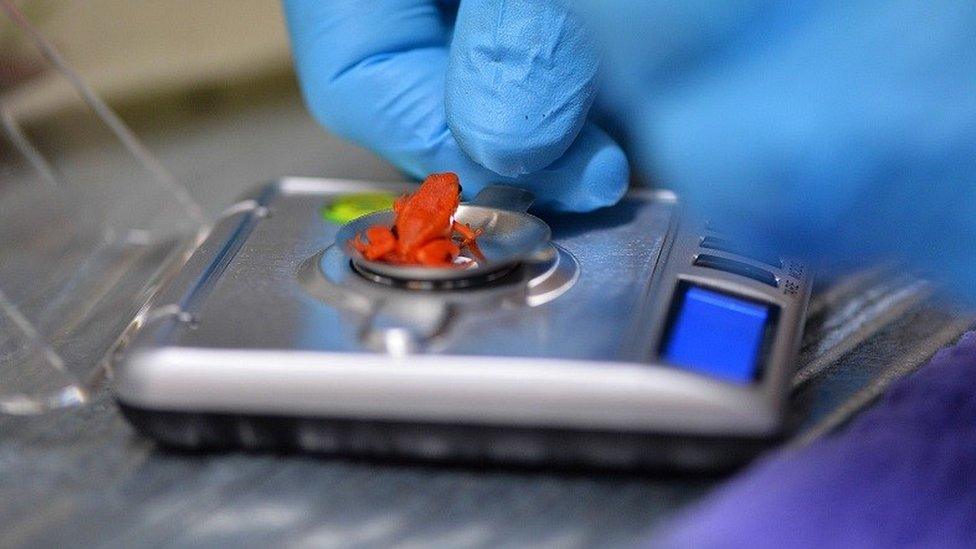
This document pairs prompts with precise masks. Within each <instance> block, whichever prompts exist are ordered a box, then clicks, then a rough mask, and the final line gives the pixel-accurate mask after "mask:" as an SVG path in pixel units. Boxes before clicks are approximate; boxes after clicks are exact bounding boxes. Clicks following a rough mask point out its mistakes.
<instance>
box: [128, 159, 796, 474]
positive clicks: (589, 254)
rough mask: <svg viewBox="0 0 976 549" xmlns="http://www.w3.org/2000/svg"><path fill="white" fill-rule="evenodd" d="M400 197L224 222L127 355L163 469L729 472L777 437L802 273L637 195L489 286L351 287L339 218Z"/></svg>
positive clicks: (254, 202)
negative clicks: (348, 459)
mask: <svg viewBox="0 0 976 549" xmlns="http://www.w3.org/2000/svg"><path fill="white" fill-rule="evenodd" d="M412 188H413V187H411V186H409V185H406V184H380V183H368V182H361V181H347V180H332V179H311V178H287V179H283V180H281V181H278V182H276V183H274V184H271V185H269V186H267V187H265V188H263V189H261V190H259V191H258V192H256V193H254V194H253V195H251V196H248V197H246V198H245V199H244V200H242V201H241V202H239V203H238V204H236V205H235V206H233V207H231V208H230V209H228V210H227V212H226V213H225V214H224V215H223V216H222V218H221V219H220V220H219V222H218V223H217V224H216V226H215V227H214V228H213V229H212V231H211V232H210V234H209V236H208V237H207V238H206V240H205V241H204V242H202V244H201V245H200V246H199V247H198V248H197V249H196V251H195V252H194V253H193V255H192V256H191V257H190V259H189V260H188V261H187V263H186V264H185V265H184V266H183V268H182V270H181V271H180V272H179V273H178V274H177V275H176V276H175V277H174V278H173V279H171V280H170V282H169V283H168V284H167V285H166V286H165V287H164V288H163V289H162V290H161V291H160V292H159V293H157V294H156V296H155V297H154V298H153V300H152V301H151V303H150V305H149V306H148V307H147V309H146V311H145V312H144V314H142V315H141V317H140V320H139V323H140V326H139V329H138V330H136V331H135V332H134V334H135V335H134V336H133V337H132V338H131V340H129V341H127V342H126V346H125V348H124V350H123V354H122V359H121V362H120V364H118V366H117V369H116V372H115V379H114V389H115V394H116V396H117V399H118V401H119V404H120V405H121V407H122V409H123V411H124V412H125V414H126V415H127V416H128V418H129V419H130V420H131V421H132V422H133V423H134V424H135V425H136V426H137V427H138V428H139V429H140V430H141V431H142V432H143V433H145V434H147V435H149V436H151V437H154V438H156V439H158V440H160V441H161V442H163V443H164V444H167V445H171V446H177V447H188V448H228V447H239V448H248V449H276V450H277V449H299V450H303V451H311V452H316V453H326V454H339V455H352V456H367V457H406V458H412V459H423V460H436V461H453V462H465V463H482V462H504V463H519V464H530V465H546V466H549V465H557V466H596V467H611V468H682V469H707V468H725V467H729V466H734V465H736V464H740V463H742V462H743V461H745V460H747V459H749V458H750V457H751V456H753V455H755V453H756V452H758V451H759V450H761V449H762V448H764V447H765V446H767V445H768V444H769V443H770V442H771V441H775V440H776V439H777V438H778V437H780V436H781V435H782V434H783V433H784V431H785V429H786V428H787V420H786V418H787V406H786V397H787V392H788V385H789V379H790V376H791V374H792V373H793V369H794V366H795V358H796V355H797V350H798V346H799V343H800V336H801V333H802V328H803V322H804V316H805V309H806V305H807V302H808V299H809V294H810V280H809V277H808V276H807V275H806V273H805V271H804V267H803V266H802V265H800V264H799V263H797V262H795V261H791V260H788V259H783V258H779V257H765V256H757V255H755V254H752V253H750V252H748V251H746V250H745V249H744V248H743V247H742V246H740V245H739V244H738V243H736V242H734V241H730V240H729V239H728V237H727V235H722V234H720V233H717V232H714V231H713V230H711V228H709V227H707V226H706V225H705V224H696V223H692V222H690V221H688V220H685V219H679V216H678V208H677V201H676V198H675V196H674V195H673V194H672V193H669V192H666V191H650V190H640V189H638V190H633V191H631V192H630V193H629V194H628V195H627V196H626V198H625V199H624V200H623V201H622V202H620V203H619V204H618V205H616V206H614V207H611V208H605V209H602V210H599V211H596V212H592V213H587V214H558V215H546V216H544V218H543V219H544V220H545V222H546V223H548V225H549V227H550V228H551V232H552V240H551V242H550V243H549V244H548V245H547V246H546V247H545V249H544V250H542V253H537V254H534V256H533V257H531V258H530V259H528V260H526V261H524V262H522V263H520V264H518V265H516V266H515V267H514V268H512V269H509V270H507V271H506V272H504V273H503V274H498V275H497V276H485V277H479V278H475V279H470V280H466V281H465V283H464V284H452V285H447V286H445V285H437V284H429V283H413V282H411V281H403V280H394V279H387V278H384V277H382V276H375V273H370V272H364V271H361V270H359V269H354V268H353V266H352V264H351V263H350V261H349V259H348V258H347V257H346V255H345V254H344V253H343V250H342V248H341V246H342V245H343V243H342V242H339V243H338V244H337V243H336V242H335V240H336V234H337V232H338V231H339V230H340V228H341V221H342V219H336V218H335V214H336V212H337V211H341V210H342V208H344V207H347V206H348V204H347V202H348V201H347V198H348V197H349V196H350V195H356V196H362V193H374V194H371V195H369V196H371V197H373V198H374V199H376V197H379V198H378V199H377V200H378V204H381V205H382V204H384V200H385V199H384V198H383V197H386V196H397V195H400V194H402V193H404V192H408V191H410V190H411V189H412ZM337 221H338V222H337Z"/></svg>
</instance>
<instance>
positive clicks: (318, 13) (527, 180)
mask: <svg viewBox="0 0 976 549" xmlns="http://www.w3.org/2000/svg"><path fill="white" fill-rule="evenodd" d="M285 15H286V18H287V21H288V25H289V28H290V31H291V34H292V45H293V50H294V55H295V60H296V66H297V68H298V73H299V77H300V80H301V82H302V89H303V93H304V95H305V100H306V102H307V103H308V105H309V107H310V109H311V111H312V113H313V114H314V115H315V116H316V118H318V119H319V121H321V122H322V123H323V124H324V125H325V126H327V127H329V128H330V129H332V130H333V131H335V132H336V133H338V134H340V135H343V136H345V137H348V138H350V139H352V140H353V141H356V142H358V143H360V144H362V145H364V146H367V147H369V148H371V149H373V150H375V151H376V152H378V153H379V154H380V155H382V156H384V157H385V158H387V159H388V160H390V161H392V162H393V163H394V164H396V165H398V166H399V167H401V168H402V169H404V170H406V171H407V172H408V173H410V174H412V175H414V176H416V177H423V176H425V175H427V174H428V173H431V172H435V171H448V170H449V171H455V172H457V173H458V174H459V176H460V177H461V180H462V184H463V185H464V188H465V192H466V194H468V195H469V196H470V195H472V194H473V193H475V192H477V191H478V190H479V189H481V188H483V187H484V186H486V185H488V184H491V183H504V184H514V185H519V186H522V187H525V188H529V189H530V190H533V191H534V192H535V193H536V195H537V197H538V199H539V204H540V205H541V206H542V207H548V208H552V209H557V210H589V209H593V208H597V207H600V206H606V205H609V204H612V203H614V202H616V201H617V200H618V199H619V198H620V196H621V195H622V194H623V192H624V190H625V188H626V180H627V165H626V160H625V159H624V157H623V153H622V152H621V151H620V149H619V148H618V147H617V146H616V145H615V144H613V142H612V141H610V139H609V138H608V137H607V136H606V134H603V133H602V132H601V131H600V130H598V129H596V128H593V129H592V130H591V131H588V132H583V134H581V135H580V136H579V137H578V138H577V140H576V142H575V143H576V144H575V145H574V147H573V150H574V151H575V152H574V153H573V154H566V155H563V157H560V158H559V159H558V160H556V161H555V162H553V163H552V164H550V165H548V166H547V167H546V168H545V169H543V170H540V171H537V172H535V173H533V174H531V176H524V177H520V178H513V177H506V176H501V175H498V174H496V173H495V172H492V171H491V170H489V169H487V168H485V167H483V166H481V165H480V164H478V163H476V162H474V161H473V160H471V158H469V157H468V156H467V155H466V154H465V153H464V152H463V151H462V150H461V148H460V147H459V146H458V143H457V141H456V140H455V138H454V136H453V134H452V133H451V131H450V130H449V129H448V125H447V120H446V115H445V108H444V93H445V77H446V73H447V65H448V43H449V41H450V37H451V31H452V29H451V25H450V22H449V21H448V19H447V16H446V15H445V13H444V12H443V11H442V10H441V9H440V7H439V4H438V3H436V2H434V1H433V0H424V1H422V0H397V1H395V2H394V1H390V2H385V3H383V4H382V6H380V5H378V3H372V2H367V3H363V2H357V1H354V0H332V1H330V2H317V1H315V0H285ZM584 134H585V135H584Z"/></svg>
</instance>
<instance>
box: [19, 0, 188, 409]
mask: <svg viewBox="0 0 976 549" xmlns="http://www.w3.org/2000/svg"><path fill="white" fill-rule="evenodd" d="M21 4H23V5H24V6H25V7H29V6H31V3H30V2H25V3H21V2H16V1H14V0H0V12H3V13H4V15H6V17H2V16H0V44H2V45H3V49H2V50H0V413H15V414H30V413H41V412H44V411H45V410H50V409H52V408H60V407H64V406H72V405H77V404H80V403H83V402H85V400H86V399H87V398H88V395H89V394H90V392H91V391H92V390H93V389H94V388H96V387H97V386H98V383H99V382H100V381H101V380H102V379H103V378H104V374H105V373H106V372H105V367H106V366H107V365H108V359H109V355H110V353H111V351H112V349H113V347H114V345H115V344H116V342H117V341H118V339H119V336H120V335H121V334H122V333H123V332H124V330H125V329H126V328H127V327H128V326H129V324H130V323H131V322H132V320H133V319H134V318H135V317H136V315H137V314H138V313H139V311H140V309H141V308H142V307H143V305H144V304H145V302H146V300H147V299H148V297H149V295H150V294H151V292H152V290H153V288H154V287H155V285H156V284H158V283H159V281H160V279H161V277H162V275H163V273H164V272H166V269H167V267H172V265H173V264H174V261H175V260H177V259H179V258H182V257H185V255H186V254H187V253H188V251H189V250H190V248H191V246H192V244H193V243H194V241H195V239H196V236H197V235H198V234H199V233H200V231H201V230H202V229H203V227H204V216H203V213H202V210H201V209H200V207H199V206H198V205H197V204H196V203H195V202H194V200H193V198H192V197H191V196H190V195H189V193H187V191H186V188H185V187H184V186H183V185H181V184H180V183H179V182H177V181H175V180H174V179H173V178H172V176H171V175H169V173H168V172H167V171H166V170H165V169H164V168H163V167H162V166H160V165H159V163H158V162H157V161H156V160H155V159H154V158H153V156H152V155H151V153H149V152H148V151H147V150H146V149H145V148H144V147H143V146H142V145H141V143H140V142H139V141H138V140H137V139H136V138H135V137H134V136H133V135H132V134H131V133H130V132H129V130H128V129H127V128H126V127H125V125H124V124H123V123H122V122H121V121H120V119H119V118H118V117H117V116H116V115H115V114H114V113H113V112H112V111H111V110H110V109H108V107H106V106H105V104H104V103H102V102H101V100H100V99H99V98H98V97H97V96H95V94H94V93H93V92H92V91H91V90H90V89H88V88H87V86H86V85H85V83H84V75H79V74H78V73H76V72H75V71H74V70H73V69H72V68H71V67H70V65H69V64H68V61H66V60H65V59H63V58H62V57H61V56H60V54H59V53H58V52H57V51H56V50H54V49H53V47H52V46H51V44H50V42H49V41H48V40H47V39H46V38H45V37H43V36H42V35H41V33H40V32H39V31H38V30H37V29H36V28H35V26H34V24H33V23H34V21H32V20H31V18H30V17H29V16H28V15H25V14H24V12H23V11H21V9H20V6H21ZM34 16H35V17H36V15H34Z"/></svg>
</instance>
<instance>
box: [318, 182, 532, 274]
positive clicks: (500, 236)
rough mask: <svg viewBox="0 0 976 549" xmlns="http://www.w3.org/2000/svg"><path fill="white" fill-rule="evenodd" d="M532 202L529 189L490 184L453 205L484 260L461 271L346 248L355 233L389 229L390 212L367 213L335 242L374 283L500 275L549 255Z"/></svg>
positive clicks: (458, 218)
mask: <svg viewBox="0 0 976 549" xmlns="http://www.w3.org/2000/svg"><path fill="white" fill-rule="evenodd" d="M533 200H534V199H533V197H532V194H531V193H529V192H528V191H525V190H522V189H517V188H514V187H506V186H501V185H494V186H490V187H487V188H485V189H484V190H482V191H481V192H480V193H478V195H477V196H476V197H475V199H474V201H473V202H471V203H463V204H461V205H460V206H458V209H457V211H456V212H455V214H454V218H455V219H456V220H457V221H459V222H461V223H465V224H467V225H468V226H470V227H471V228H473V229H481V230H482V231H483V233H482V235H481V236H480V237H479V238H478V246H479V247H480V248H481V250H482V251H483V252H484V254H485V257H486V261H484V262H479V261H477V260H475V259H474V258H467V259H469V260H470V261H471V262H470V263H469V264H468V265H467V266H465V267H463V268H460V267H457V268H438V267H419V266H417V267H415V266H409V265H394V264H390V263H384V262H381V261H370V260H368V259H366V258H365V257H363V255H362V254H361V253H359V251H358V250H356V249H355V248H353V247H352V246H351V245H349V242H350V241H352V239H353V238H355V237H356V235H358V234H361V233H363V232H364V231H365V230H366V229H368V228H369V227H372V226H373V225H385V226H392V225H393V219H394V213H393V210H383V211H379V212H375V213H371V214H368V215H365V216H362V217H360V218H357V219H355V220H353V221H350V222H349V223H347V224H346V225H345V226H343V227H342V228H341V229H340V230H339V233H338V234H336V243H337V244H339V245H340V246H341V249H342V251H343V252H344V253H345V254H346V255H347V256H349V258H350V259H351V260H352V262H353V264H354V265H355V266H356V267H357V269H359V270H360V271H361V272H364V274H366V275H367V276H369V275H377V281H381V280H380V279H381V278H387V279H390V280H394V281H408V282H431V283H441V282H444V283H448V282H459V281H462V280H464V279H470V278H473V279H477V278H482V277H486V276H490V275H493V274H498V273H501V274H504V273H505V272H507V271H508V270H510V269H511V268H512V267H514V266H516V265H518V264H519V263H521V262H523V261H532V260H536V261H537V260H539V259H542V260H545V259H546V258H547V257H548V256H549V255H550V253H551V252H550V250H551V248H550V247H549V246H548V243H549V239H550V236H551V232H550V230H549V226H548V225H546V223H545V222H544V221H542V220H541V219H539V218H538V217H535V216H533V215H529V214H528V213H525V212H526V211H527V210H528V209H529V207H530V206H531V205H532V202H533Z"/></svg>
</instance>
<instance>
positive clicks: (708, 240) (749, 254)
mask: <svg viewBox="0 0 976 549" xmlns="http://www.w3.org/2000/svg"><path fill="white" fill-rule="evenodd" d="M700 246H701V247H702V248H705V249H706V250H718V251H720V252H726V253H730V254H735V255H741V256H742V257H746V258H749V259H752V260H755V261H758V262H760V263H765V264H766V265H769V266H770V267H773V268H774V269H782V268H783V260H782V259H780V258H778V257H776V256H773V255H769V254H763V253H761V252H759V251H757V250H751V249H749V248H748V247H746V246H743V245H741V244H736V243H735V242H732V241H731V240H728V239H726V238H720V237H717V236H706V237H704V238H702V240H701V244H700Z"/></svg>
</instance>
